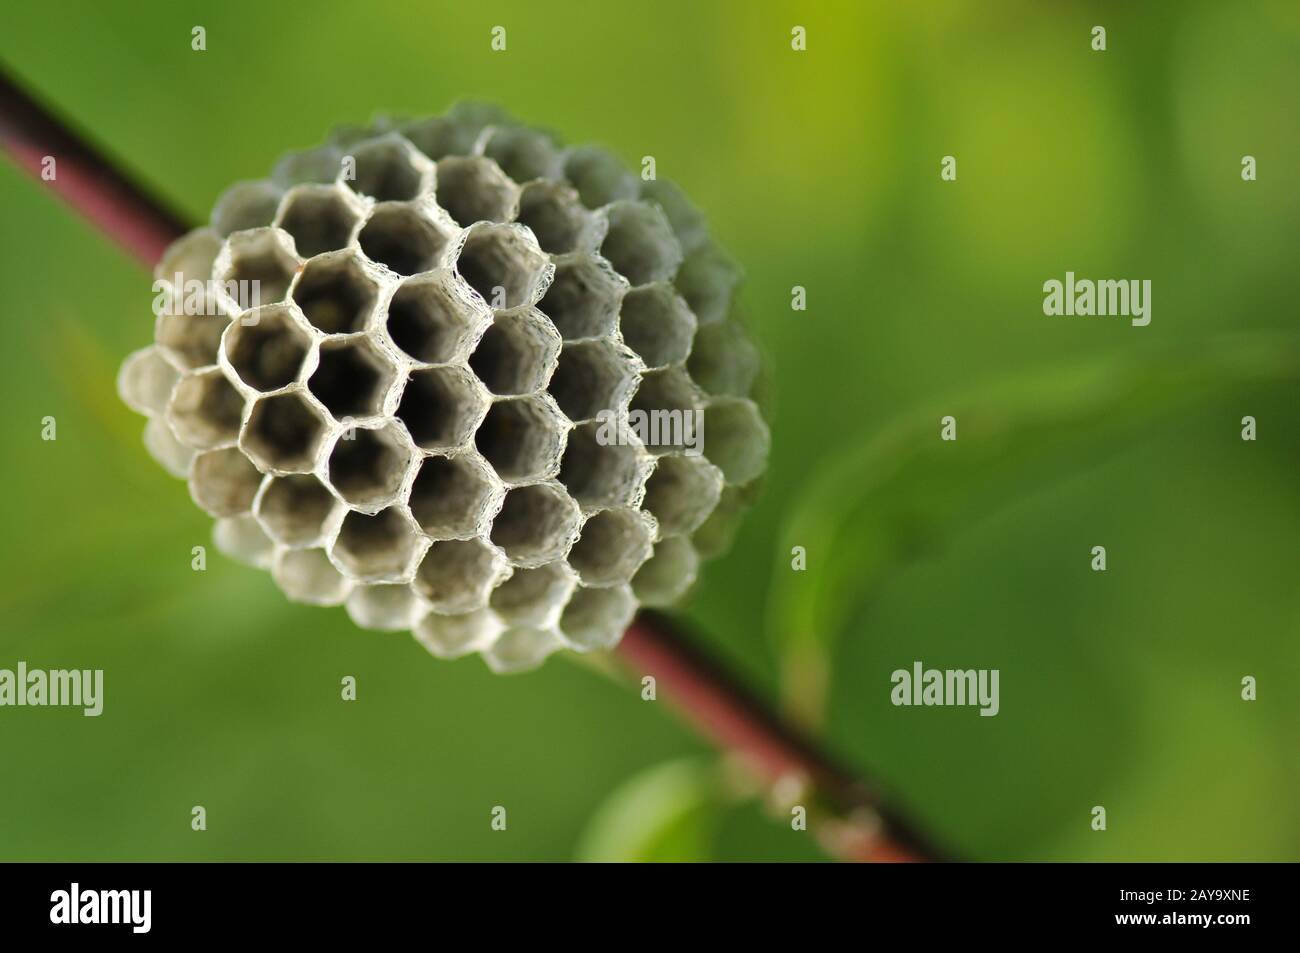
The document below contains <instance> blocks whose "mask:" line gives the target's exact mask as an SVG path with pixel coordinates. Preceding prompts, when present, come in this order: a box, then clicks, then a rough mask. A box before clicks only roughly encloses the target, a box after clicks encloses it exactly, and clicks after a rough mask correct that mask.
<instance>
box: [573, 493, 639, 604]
mask: <svg viewBox="0 0 1300 953" xmlns="http://www.w3.org/2000/svg"><path fill="white" fill-rule="evenodd" d="M650 547H651V536H650V528H649V526H648V525H647V524H646V521H645V520H643V519H642V518H641V517H640V516H638V515H637V513H636V511H634V510H627V509H618V510H604V511H603V512H600V513H597V514H596V515H594V516H592V517H591V518H589V519H588V520H587V522H586V523H584V524H583V526H582V533H581V535H580V536H579V537H578V541H577V542H576V543H574V545H573V549H572V550H570V551H569V565H571V566H572V567H573V568H574V569H575V570H576V571H577V573H578V578H579V579H580V580H581V581H582V583H583V585H586V586H614V585H618V584H620V583H625V582H628V581H630V580H631V578H632V576H633V575H635V574H636V571H637V570H638V569H640V568H641V564H642V563H643V562H645V561H646V559H648V558H649V556H650Z"/></svg>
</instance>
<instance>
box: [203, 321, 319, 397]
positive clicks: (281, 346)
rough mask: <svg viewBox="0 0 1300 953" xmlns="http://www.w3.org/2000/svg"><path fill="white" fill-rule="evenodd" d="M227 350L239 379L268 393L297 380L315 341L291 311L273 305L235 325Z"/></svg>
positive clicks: (226, 338) (226, 337) (230, 333)
mask: <svg viewBox="0 0 1300 953" xmlns="http://www.w3.org/2000/svg"><path fill="white" fill-rule="evenodd" d="M224 346H225V349H226V360H228V361H229V362H230V366H231V367H232V368H234V371H235V373H236V374H238V375H239V379H240V380H242V381H243V382H244V383H245V384H247V385H248V386H249V387H251V388H253V389H254V390H259V391H263V392H266V391H273V390H279V389H280V388H281V387H285V386H287V385H288V384H291V383H293V381H295V380H297V378H298V372H299V371H301V370H302V363H303V360H304V359H305V358H306V357H307V350H308V348H309V347H310V346H311V338H310V337H309V336H308V334H307V332H306V330H304V329H303V328H302V327H300V326H299V325H298V323H297V322H295V321H294V319H293V317H292V315H291V314H290V312H289V309H288V308H287V307H285V306H283V305H272V306H270V307H267V308H259V309H258V310H257V311H254V312H252V313H251V314H250V315H248V316H247V317H245V318H241V319H240V320H238V321H236V322H234V323H233V324H231V326H230V330H229V331H228V332H226V336H225V343H224Z"/></svg>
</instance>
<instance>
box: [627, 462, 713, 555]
mask: <svg viewBox="0 0 1300 953" xmlns="http://www.w3.org/2000/svg"><path fill="white" fill-rule="evenodd" d="M721 493H722V473H721V472H719V470H718V468H717V467H715V466H713V464H711V463H709V461H708V460H706V459H704V457H702V456H700V457H685V456H672V457H660V458H659V462H658V464H657V465H656V466H655V471H654V473H652V474H650V479H649V480H647V481H646V490H645V501H644V506H645V509H647V510H649V511H650V513H651V514H652V515H653V516H654V518H655V519H657V520H658V521H659V535H660V536H676V535H679V534H683V533H693V532H694V531H695V530H696V529H697V528H699V526H700V524H702V523H703V522H704V521H705V520H706V519H708V517H709V514H710V513H712V512H713V508H714V507H715V506H717V505H718V498H719V496H720V494H721Z"/></svg>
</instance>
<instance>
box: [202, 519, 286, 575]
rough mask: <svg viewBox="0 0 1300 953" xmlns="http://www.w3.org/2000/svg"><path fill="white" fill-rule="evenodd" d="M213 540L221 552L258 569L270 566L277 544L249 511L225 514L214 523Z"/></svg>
mask: <svg viewBox="0 0 1300 953" xmlns="http://www.w3.org/2000/svg"><path fill="white" fill-rule="evenodd" d="M212 542H213V543H214V544H215V545H216V547H217V550H218V551H219V552H221V553H224V554H225V555H227V556H229V557H230V558H231V559H233V560H235V561H236V562H240V563H243V564H244V565H245V566H255V567H257V568H258V569H267V568H269V567H270V565H271V557H272V556H273V555H274V554H275V544H274V543H273V542H271V540H270V538H269V537H268V536H267V535H266V533H264V532H263V531H262V527H260V526H258V525H257V520H255V519H253V517H252V516H250V515H249V514H247V513H245V514H243V515H242V516H225V517H222V518H221V519H219V520H217V521H216V522H215V523H213V524H212Z"/></svg>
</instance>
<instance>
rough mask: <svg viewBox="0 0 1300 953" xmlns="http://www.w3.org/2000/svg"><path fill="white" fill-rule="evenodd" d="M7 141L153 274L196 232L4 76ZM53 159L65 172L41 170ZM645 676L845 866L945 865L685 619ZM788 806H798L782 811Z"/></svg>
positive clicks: (634, 656) (654, 652)
mask: <svg viewBox="0 0 1300 953" xmlns="http://www.w3.org/2000/svg"><path fill="white" fill-rule="evenodd" d="M0 146H3V148H4V150H5V151H6V152H7V153H8V154H9V155H10V156H11V157H12V158H13V159H14V161H15V162H16V163H17V164H18V165H19V166H20V167H22V168H24V169H26V170H27V171H28V172H30V173H31V174H32V175H34V176H36V177H37V178H38V179H40V180H42V181H43V182H44V183H45V184H46V185H48V186H50V187H51V188H52V189H53V190H54V191H55V192H56V193H57V194H58V195H59V196H60V197H62V198H63V199H64V200H65V201H66V202H67V203H68V204H69V205H71V206H72V207H73V208H74V209H75V210H77V211H78V212H80V213H81V214H83V215H84V216H85V217H86V218H88V219H89V220H90V221H91V222H92V223H93V224H94V225H95V227H96V228H97V229H98V230H99V231H100V232H101V233H103V234H104V235H105V236H107V237H108V238H110V239H111V240H112V241H113V242H114V243H116V244H117V245H118V246H120V247H122V248H124V249H125V250H126V251H128V252H130V253H131V255H132V256H133V257H135V258H136V259H137V260H138V261H139V262H140V263H141V264H143V265H145V266H146V267H149V268H152V267H153V266H154V264H155V263H156V262H157V261H158V259H159V258H160V257H161V256H162V253H163V251H164V250H165V249H166V248H167V246H168V245H169V244H171V242H173V241H174V240H175V239H177V238H179V237H180V236H181V235H183V234H184V233H185V232H186V231H187V230H188V226H187V225H186V224H185V222H184V221H183V220H182V219H181V218H180V217H179V216H177V215H176V214H175V213H173V212H172V211H170V210H169V209H168V208H167V207H166V205H165V204H164V203H162V202H160V201H159V200H158V199H157V198H156V197H155V196H153V195H151V194H150V193H149V192H147V191H146V190H145V189H144V188H142V187H140V186H139V185H137V184H136V183H134V182H132V181H131V180H130V179H129V178H128V177H127V176H126V175H125V174H124V173H123V172H121V171H120V170H118V168H117V167H116V166H115V165H114V164H113V163H112V162H111V161H110V160H109V159H107V158H106V157H105V156H104V154H103V153H101V152H100V151H98V150H97V149H96V148H95V147H94V146H93V145H91V144H90V143H89V142H87V141H86V140H84V139H83V138H81V137H80V136H79V135H77V133H75V132H74V131H73V130H72V129H71V128H70V127H69V126H68V125H66V124H65V123H63V122H61V121H60V120H59V119H58V118H57V117H55V116H54V115H53V114H51V113H50V112H49V111H47V110H46V109H45V108H44V107H43V106H41V105H40V104H39V103H38V102H37V101H36V100H35V99H33V98H32V97H30V96H29V95H28V94H27V93H26V92H24V91H23V90H22V89H21V88H20V87H19V86H18V85H17V84H16V83H14V82H13V81H12V80H11V79H9V78H8V77H7V76H6V75H5V74H4V73H3V71H0ZM46 157H52V158H53V159H54V162H55V166H54V175H53V176H52V177H49V178H47V177H46V176H44V175H42V172H43V171H44V170H45V167H46ZM617 651H618V653H619V655H620V656H621V658H622V660H623V663H624V665H625V666H626V667H627V668H628V669H629V671H630V672H631V673H632V674H633V675H634V676H637V677H641V678H643V677H645V676H647V675H649V676H653V677H654V679H655V683H656V696H657V694H658V693H659V692H662V693H663V696H664V698H665V699H666V700H667V701H668V702H669V703H670V704H671V705H672V706H673V707H674V708H675V709H677V710H678V711H679V712H680V713H681V714H682V715H683V716H684V717H685V718H686V720H687V721H689V722H690V723H691V724H692V725H693V726H694V727H695V728H696V729H697V730H698V731H699V732H700V733H701V734H702V735H703V736H704V737H705V738H706V739H708V740H709V741H710V742H712V743H713V744H715V745H717V746H718V747H719V748H721V749H722V750H724V751H727V752H732V753H735V754H736V755H738V756H739V757H740V759H741V760H742V761H743V762H744V763H745V764H746V766H747V767H748V768H749V770H751V771H752V772H754V773H755V774H756V775H758V776H759V777H760V778H761V779H763V780H764V781H766V782H767V783H768V784H770V785H772V786H773V788H774V789H776V790H786V791H787V792H789V794H790V797H787V798H786V799H785V800H786V801H787V802H788V801H791V800H797V801H799V802H800V803H803V804H804V806H805V807H807V808H808V811H809V822H810V824H811V825H813V829H814V832H815V833H816V834H817V835H818V840H819V841H820V843H822V845H823V846H824V847H825V848H826V849H827V850H828V851H830V852H831V853H832V854H833V855H835V856H837V857H839V858H840V859H844V860H860V861H913V860H935V859H939V856H940V855H939V854H938V853H937V852H936V851H935V850H933V849H932V848H931V847H929V846H928V845H927V844H926V842H925V841H924V839H923V838H922V837H920V836H919V835H918V834H916V833H915V832H914V831H913V830H912V829H911V828H910V826H909V825H908V824H906V823H905V822H904V821H903V820H902V819H901V818H900V817H899V816H898V815H896V814H895V813H894V812H893V811H892V810H890V809H888V808H886V807H884V806H882V802H881V798H880V797H879V795H878V794H877V793H876V792H875V790H874V789H873V788H872V787H871V786H870V785H868V784H867V783H866V782H865V781H864V780H863V779H861V778H860V777H858V776H857V775H855V774H853V773H852V772H850V771H849V770H847V769H846V768H845V767H843V766H842V765H841V764H839V763H838V762H837V761H836V760H835V759H834V758H832V757H831V756H830V755H829V754H828V753H826V752H825V751H824V750H822V748H821V747H820V746H819V745H818V744H817V743H816V742H814V741H813V740H812V739H810V738H808V737H805V736H804V735H802V734H801V733H800V732H798V731H796V730H795V729H794V728H793V727H792V726H790V725H789V724H788V723H787V722H785V721H784V720H783V719H782V718H781V717H780V716H779V715H778V714H777V713H776V712H775V710H774V709H773V708H772V706H771V705H769V704H768V703H767V702H766V701H764V700H763V699H761V698H760V697H759V696H757V695H755V694H754V693H752V692H751V691H749V690H748V689H747V688H746V687H745V686H744V685H742V684H741V683H740V681H739V680H737V679H736V678H735V677H734V676H733V675H732V674H731V673H730V672H728V671H727V670H726V669H725V668H724V667H723V666H722V665H721V664H720V663H719V662H718V661H717V660H716V659H714V658H712V657H710V656H708V655H706V654H705V653H704V652H703V651H702V650H701V649H700V648H699V646H698V643H697V642H696V641H694V640H690V639H687V638H685V637H684V636H683V634H682V632H681V630H680V628H679V626H678V624H677V623H675V622H673V621H671V620H670V619H669V618H668V617H667V616H665V615H662V614H660V613H656V612H648V611H646V612H642V613H640V614H639V615H638V616H637V617H636V619H635V620H634V621H633V623H632V625H631V627H630V628H629V629H628V631H627V633H626V634H625V635H624V637H623V641H622V643H621V644H620V645H619V647H618V650H617ZM782 806H783V807H784V808H785V809H787V810H788V809H789V806H790V805H788V804H787V805H782Z"/></svg>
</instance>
